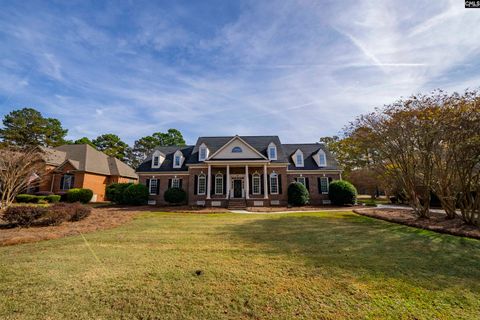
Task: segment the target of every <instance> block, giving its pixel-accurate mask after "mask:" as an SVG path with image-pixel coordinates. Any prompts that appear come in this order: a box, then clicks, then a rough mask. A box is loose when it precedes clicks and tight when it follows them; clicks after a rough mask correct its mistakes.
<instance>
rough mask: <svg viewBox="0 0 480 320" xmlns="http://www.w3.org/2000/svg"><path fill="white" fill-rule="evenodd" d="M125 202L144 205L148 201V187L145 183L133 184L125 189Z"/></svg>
mask: <svg viewBox="0 0 480 320" xmlns="http://www.w3.org/2000/svg"><path fill="white" fill-rule="evenodd" d="M123 201H124V203H125V204H130V205H137V206H138V205H142V204H146V203H147V201H148V188H147V187H146V186H145V185H143V184H132V185H130V186H128V187H127V188H126V189H125V190H124V191H123Z"/></svg>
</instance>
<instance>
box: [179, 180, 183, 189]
mask: <svg viewBox="0 0 480 320" xmlns="http://www.w3.org/2000/svg"><path fill="white" fill-rule="evenodd" d="M182 186H183V179H179V181H178V187H179V188H180V189H182Z"/></svg>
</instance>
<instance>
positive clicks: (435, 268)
mask: <svg viewBox="0 0 480 320" xmlns="http://www.w3.org/2000/svg"><path fill="white" fill-rule="evenodd" d="M227 228H228V231H229V232H230V234H232V237H233V239H232V240H233V241H242V242H244V243H247V244H251V245H257V246H260V247H261V250H262V252H263V253H267V254H274V255H277V254H278V255H288V256H289V257H293V258H295V259H297V258H299V259H302V261H303V263H306V264H308V265H310V266H312V267H314V268H323V269H326V270H328V271H329V272H331V273H329V274H332V276H335V273H337V275H338V276H341V275H342V274H345V272H347V273H349V274H352V275H354V276H356V277H366V278H370V277H371V278H373V279H375V278H378V279H389V278H394V279H397V280H400V281H402V282H406V283H410V284H414V285H418V286H422V287H423V288H426V289H432V290H434V289H443V288H447V287H450V286H462V287H466V288H469V289H471V290H474V291H477V292H480V284H479V279H480V241H478V240H472V239H466V238H459V237H454V236H448V235H442V234H437V233H434V232H430V231H425V230H420V229H415V228H409V227H405V226H399V225H396V224H392V223H388V222H383V221H377V220H374V219H371V218H366V217H362V216H358V215H355V214H351V213H345V214H339V213H336V214H332V216H330V217H329V216H328V215H323V216H312V215H310V216H308V215H304V216H302V215H299V216H293V217H292V216H285V217H271V218H270V217H269V218H265V219H256V220H250V221H249V222H247V223H244V224H240V225H230V226H228V227H227Z"/></svg>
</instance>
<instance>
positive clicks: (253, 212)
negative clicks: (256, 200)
mask: <svg viewBox="0 0 480 320" xmlns="http://www.w3.org/2000/svg"><path fill="white" fill-rule="evenodd" d="M353 209H354V208H349V207H345V209H328V208H318V209H317V210H298V211H272V212H258V211H248V210H229V211H230V212H231V213H241V214H279V213H302V212H305V213H308V212H325V211H351V210H353Z"/></svg>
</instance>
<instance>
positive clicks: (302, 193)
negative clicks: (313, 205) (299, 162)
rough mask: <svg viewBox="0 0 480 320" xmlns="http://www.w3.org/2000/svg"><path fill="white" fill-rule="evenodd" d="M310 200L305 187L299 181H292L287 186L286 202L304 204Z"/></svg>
mask: <svg viewBox="0 0 480 320" xmlns="http://www.w3.org/2000/svg"><path fill="white" fill-rule="evenodd" d="M309 200H310V194H309V193H308V190H307V188H306V187H305V186H304V185H303V184H301V183H299V182H292V183H290V185H289V186H288V203H289V204H291V205H293V206H304V205H306V204H307V203H308V201H309Z"/></svg>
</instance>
